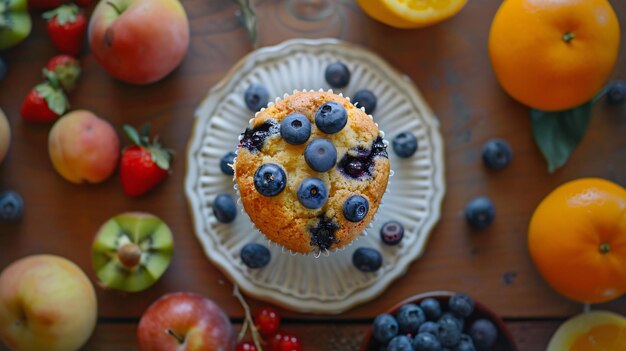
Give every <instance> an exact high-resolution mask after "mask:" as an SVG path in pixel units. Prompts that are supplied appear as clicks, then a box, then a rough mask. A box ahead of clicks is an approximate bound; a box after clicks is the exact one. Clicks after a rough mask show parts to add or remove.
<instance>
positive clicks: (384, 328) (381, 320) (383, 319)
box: [372, 313, 399, 345]
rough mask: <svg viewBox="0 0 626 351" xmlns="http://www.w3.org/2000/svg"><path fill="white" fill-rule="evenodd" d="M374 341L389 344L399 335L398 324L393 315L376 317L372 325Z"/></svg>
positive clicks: (385, 314) (384, 314)
mask: <svg viewBox="0 0 626 351" xmlns="http://www.w3.org/2000/svg"><path fill="white" fill-rule="evenodd" d="M372 330H373V335H374V339H375V340H376V341H378V342H379V343H381V344H384V345H387V343H388V342H389V341H390V340H391V339H393V338H394V337H395V336H396V335H398V330H399V329H398V322H397V321H396V319H395V318H393V316H392V315H390V314H387V313H383V314H379V315H378V316H376V318H375V319H374V324H373V325H372Z"/></svg>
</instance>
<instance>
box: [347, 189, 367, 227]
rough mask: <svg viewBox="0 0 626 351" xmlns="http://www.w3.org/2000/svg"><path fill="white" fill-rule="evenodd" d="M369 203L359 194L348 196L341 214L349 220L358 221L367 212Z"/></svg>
mask: <svg viewBox="0 0 626 351" xmlns="http://www.w3.org/2000/svg"><path fill="white" fill-rule="evenodd" d="M369 209H370V203H369V201H367V199H366V198H364V197H363V196H361V195H353V196H350V197H349V198H348V199H347V200H346V202H344V204H343V216H344V217H345V218H346V219H347V220H349V221H350V222H360V221H362V220H363V218H365V216H366V215H367V212H369Z"/></svg>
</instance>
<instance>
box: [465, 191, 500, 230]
mask: <svg viewBox="0 0 626 351" xmlns="http://www.w3.org/2000/svg"><path fill="white" fill-rule="evenodd" d="M495 216H496V209H495V207H494V206H493V202H491V200H490V199H489V198H488V197H485V196H480V197H477V198H475V199H473V200H472V201H470V202H469V203H468V204H467V206H466V207H465V219H467V222H468V223H469V225H470V226H472V227H473V228H475V229H482V228H486V227H487V226H489V225H490V224H491V222H493V220H494V218H495Z"/></svg>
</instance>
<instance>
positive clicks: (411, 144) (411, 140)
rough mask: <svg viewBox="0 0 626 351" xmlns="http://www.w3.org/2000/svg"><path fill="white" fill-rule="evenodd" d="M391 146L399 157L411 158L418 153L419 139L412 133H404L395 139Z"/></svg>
mask: <svg viewBox="0 0 626 351" xmlns="http://www.w3.org/2000/svg"><path fill="white" fill-rule="evenodd" d="M391 146H392V147H393V151H394V152H395V153H396V155H398V157H400V158H409V157H411V156H413V154H415V151H417V138H416V137H415V135H413V133H411V132H402V133H400V134H398V135H396V136H395V137H394V138H393V141H392V142H391Z"/></svg>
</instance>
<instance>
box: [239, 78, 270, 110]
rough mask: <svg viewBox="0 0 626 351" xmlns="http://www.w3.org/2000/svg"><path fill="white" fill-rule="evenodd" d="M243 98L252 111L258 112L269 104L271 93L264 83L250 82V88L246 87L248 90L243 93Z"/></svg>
mask: <svg viewBox="0 0 626 351" xmlns="http://www.w3.org/2000/svg"><path fill="white" fill-rule="evenodd" d="M243 99H244V101H245V103H246V106H248V108H249V109H250V111H252V112H257V111H258V110H260V109H261V108H263V107H265V106H267V103H268V102H269V99H270V93H269V91H267V88H266V87H264V86H263V85H261V84H258V83H253V84H250V86H249V87H248V89H246V92H245V93H244V94H243Z"/></svg>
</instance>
